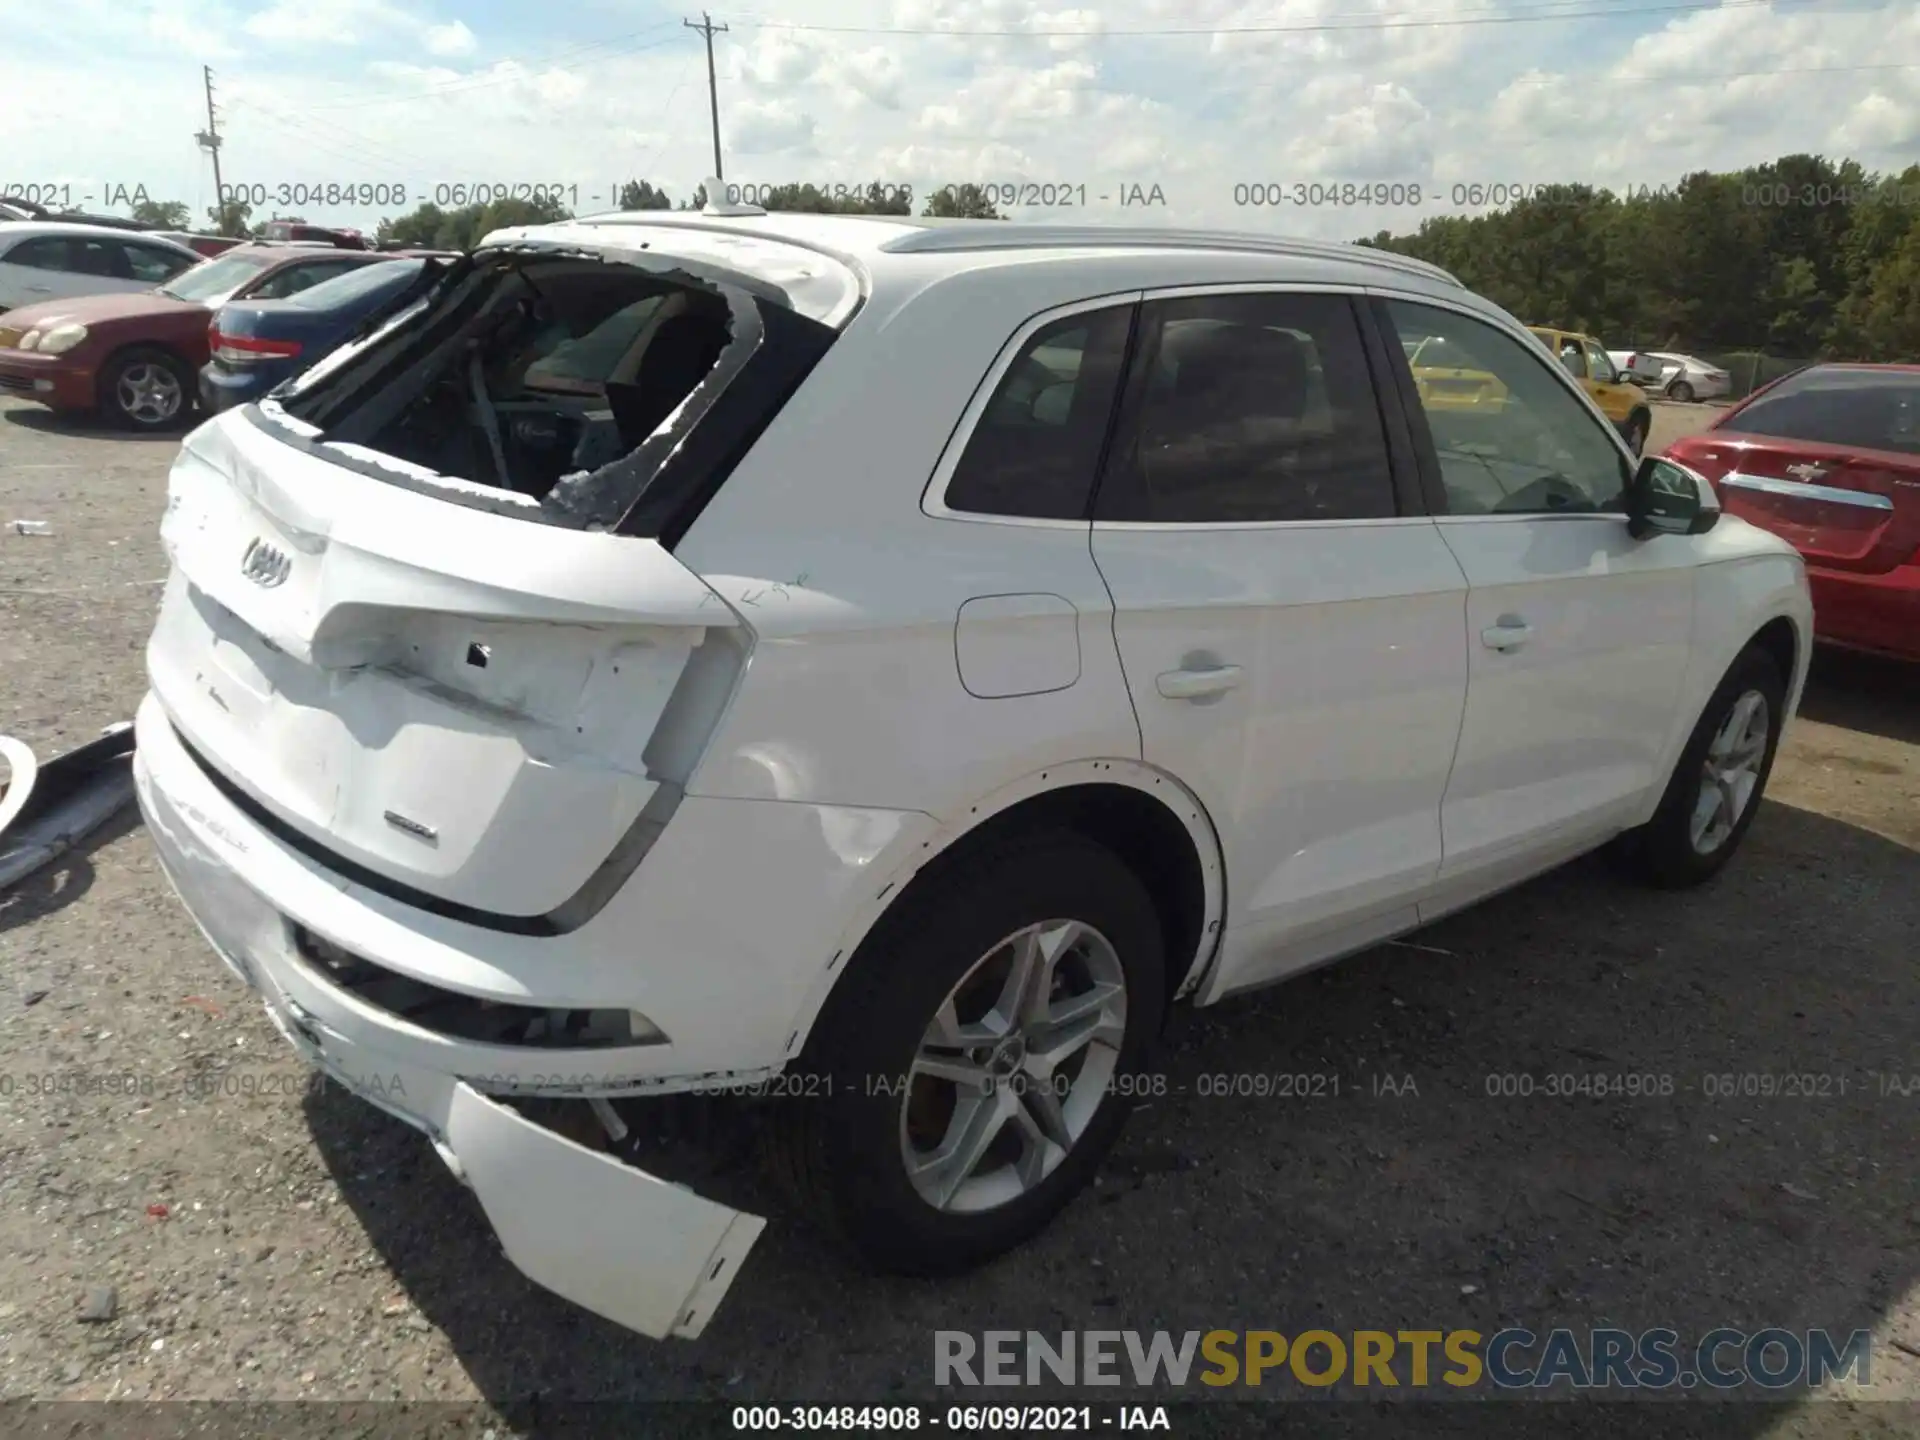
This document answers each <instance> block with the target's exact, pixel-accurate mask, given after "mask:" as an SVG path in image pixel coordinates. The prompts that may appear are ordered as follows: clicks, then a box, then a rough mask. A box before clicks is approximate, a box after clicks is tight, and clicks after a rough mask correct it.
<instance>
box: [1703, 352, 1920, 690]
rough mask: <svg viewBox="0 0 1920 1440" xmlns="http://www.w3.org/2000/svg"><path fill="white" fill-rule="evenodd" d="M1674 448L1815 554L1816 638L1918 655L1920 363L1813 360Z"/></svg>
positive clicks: (1735, 501)
mask: <svg viewBox="0 0 1920 1440" xmlns="http://www.w3.org/2000/svg"><path fill="white" fill-rule="evenodd" d="M1666 453H1667V454H1668V455H1669V456H1671V457H1672V458H1673V459H1675V460H1678V461H1679V462H1680V463H1681V464H1683V465H1688V466H1691V467H1692V468H1693V469H1695V470H1698V471H1699V472H1700V473H1701V474H1703V475H1705V476H1706V477H1707V478H1708V479H1709V480H1711V481H1712V482H1713V484H1714V489H1715V490H1716V491H1717V492H1718V493H1719V496H1720V503H1721V506H1722V507H1723V508H1724V509H1725V510H1726V512H1727V513H1728V514H1729V515H1738V516H1739V517H1740V518H1742V519H1743V520H1748V521H1751V522H1752V523H1753V524H1755V525H1758V526H1760V527H1761V528H1763V529H1766V530H1771V531H1772V532H1773V533H1774V534H1776V535H1778V536H1780V537H1782V538H1783V539H1785V540H1788V541H1790V542H1791V543H1792V544H1793V546H1794V547H1795V548H1796V549H1797V550H1799V552H1800V554H1801V556H1802V558H1804V559H1805V560H1806V562H1807V579H1808V580H1809V581H1810V582H1811V584H1812V588H1813V609H1814V615H1813V625H1814V638H1815V639H1818V640H1825V641H1829V642H1831V643H1833V644H1835V645H1844V646H1846V647H1848V648H1850V649H1855V650H1870V651H1875V652H1878V653H1880V654H1885V655H1893V656H1897V657H1899V658H1900V659H1904V660H1920V365H1844V364H1829V365H1813V366H1809V367H1808V368H1807V369H1805V370H1798V371H1795V372H1794V373H1793V374H1791V375H1788V376H1786V377H1785V378H1784V379H1780V380H1776V381H1774V382H1773V384H1771V385H1768V386H1765V387H1763V388H1762V389H1759V390H1756V391H1754V393H1753V394H1752V395H1751V396H1749V397H1748V398H1747V399H1746V400H1744V401H1742V402H1741V403H1740V404H1738V405H1736V406H1734V407H1733V408H1732V409H1731V410H1728V411H1727V412H1725V413H1724V414H1723V415H1721V416H1720V417H1719V418H1718V419H1717V420H1715V421H1714V422H1713V424H1711V425H1709V426H1708V427H1707V428H1706V429H1705V430H1702V431H1700V432H1699V433H1697V434H1694V435H1689V436H1686V437H1685V438H1683V439H1680V440H1677V441H1675V442H1674V443H1673V444H1671V445H1669V446H1668V447H1667V450H1666Z"/></svg>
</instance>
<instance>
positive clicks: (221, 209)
mask: <svg viewBox="0 0 1920 1440" xmlns="http://www.w3.org/2000/svg"><path fill="white" fill-rule="evenodd" d="M200 80H201V83H202V84H203V85H205V86H206V91H207V128H206V129H205V130H203V131H201V132H200V134H198V135H196V136H194V137H193V138H194V139H195V140H198V141H199V142H200V148H201V149H202V150H205V151H206V152H207V153H208V154H210V155H212V156H213V204H214V213H215V214H217V215H218V216H219V217H220V222H221V229H223V230H224V229H225V228H226V219H227V190H226V187H225V186H224V185H222V184H221V183H220V130H219V127H218V126H217V125H216V124H215V123H214V119H213V67H212V66H211V65H202V66H201V67H200Z"/></svg>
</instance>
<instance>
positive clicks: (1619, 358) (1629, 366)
mask: <svg viewBox="0 0 1920 1440" xmlns="http://www.w3.org/2000/svg"><path fill="white" fill-rule="evenodd" d="M1607 358H1608V359H1609V360H1611V361H1612V362H1613V369H1614V378H1615V379H1617V380H1629V381H1632V382H1633V383H1634V384H1635V385H1652V384H1654V383H1655V382H1657V381H1658V380H1659V379H1660V360H1659V357H1658V356H1656V355H1654V354H1652V353H1651V352H1649V351H1646V350H1609V351H1607Z"/></svg>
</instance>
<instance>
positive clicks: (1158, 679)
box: [1153, 665, 1240, 700]
mask: <svg viewBox="0 0 1920 1440" xmlns="http://www.w3.org/2000/svg"><path fill="white" fill-rule="evenodd" d="M1239 683H1240V667H1239V666H1238V665H1218V666H1215V667H1214V668H1213V669H1211V670H1169V671H1167V672H1166V673H1165V674H1162V675H1156V676H1155V677H1154V681H1153V688H1154V689H1156V690H1158V691H1159V692H1160V693H1161V694H1162V695H1164V696H1166V697H1167V699H1169V700H1202V699H1205V698H1206V697H1207V696H1209V695H1223V694H1225V693H1226V692H1227V691H1229V690H1231V689H1233V688H1234V687H1235V686H1237V685H1238V684H1239Z"/></svg>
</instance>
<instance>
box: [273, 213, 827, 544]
mask: <svg viewBox="0 0 1920 1440" xmlns="http://www.w3.org/2000/svg"><path fill="white" fill-rule="evenodd" d="M622 254H623V255H624V254H625V252H622ZM636 261H644V262H645V263H635V262H636ZM672 267H673V262H672V261H671V260H670V259H668V258H667V257H664V256H661V257H639V256H627V257H626V258H625V259H624V260H623V259H613V258H609V257H607V256H604V255H601V254H598V253H595V252H587V251H580V250H571V249H567V250H562V249H559V248H557V247H551V246H524V245H523V246H515V247H503V248H502V249H500V250H497V251H493V252H488V251H482V252H480V254H478V255H476V256H475V257H473V259H472V260H471V261H470V262H468V263H465V264H461V265H456V266H454V267H452V268H451V269H450V270H449V272H448V273H447V274H446V276H445V277H444V278H443V279H441V280H440V281H439V283H438V285H437V287H436V288H435V290H434V292H433V294H432V296H431V298H430V299H429V301H428V303H427V304H426V305H425V306H424V307H422V308H421V309H420V310H419V311H418V312H417V313H415V314H413V315H411V316H410V317H408V318H407V319H406V320H405V321H403V322H402V323H399V324H396V325H393V326H392V327H390V329H389V330H387V331H386V332H385V333H383V334H380V335H377V336H375V337H374V338H373V339H372V340H371V341H370V342H368V343H367V344H366V345H365V346H364V348H363V349H361V350H360V352H359V353H356V354H353V355H351V356H349V357H348V358H346V359H345V360H344V361H343V362H342V363H340V364H338V365H336V366H333V367H329V369H328V370H327V371H326V372H325V373H324V374H323V375H322V376H321V377H320V378H319V379H318V380H317V381H316V382H314V383H310V384H308V385H305V386H296V387H294V388H292V389H290V390H288V391H286V392H283V393H282V395H281V397H280V399H279V406H280V408H282V409H283V410H284V413H285V415H287V416H290V417H292V418H293V419H294V420H296V421H300V422H304V424H305V425H307V426H311V427H314V428H315V429H317V430H318V432H319V433H318V435H317V436H310V435H300V434H296V433H295V432H294V431H293V430H292V429H291V428H289V427H286V426H284V425H280V424H278V422H277V420H276V418H275V416H274V413H273V409H274V407H272V406H269V407H267V409H266V410H265V411H264V412H263V411H260V410H258V409H256V410H255V411H252V412H250V413H252V414H254V415H255V417H256V423H261V424H265V425H267V426H268V428H272V429H276V431H277V433H279V435H280V438H281V439H283V440H286V441H287V442H288V443H292V444H298V445H301V446H302V447H303V448H306V449H308V450H310V451H312V452H313V453H316V454H319V455H321V456H322V457H323V458H325V459H328V460H331V461H333V462H334V463H336V464H344V465H348V466H350V467H351V468H353V469H356V470H359V471H362V472H363V473H367V474H373V475H377V476H379V478H381V479H385V480H389V481H392V482H393V483H396V484H403V485H407V486H409V487H411V488H414V489H419V490H424V491H427V492H429V493H435V494H439V495H441V496H443V497H444V498H446V499H448V500H452V501H455V502H457V503H462V504H468V505H475V506H479V507H480V508H486V509H495V510H500V511H503V512H505V513H509V514H513V515H517V516H521V517H524V518H527V519H532V520H540V521H545V522H546V523H550V524H557V525H566V526H571V527H575V528H583V529H612V530H619V531H620V532H622V533H626V534H641V535H651V536H658V537H661V538H663V539H665V540H666V541H667V543H669V544H671V543H672V542H673V541H674V540H676V539H678V536H679V534H681V533H684V530H685V528H686V526H687V525H688V524H690V523H691V519H692V516H693V515H694V514H697V513H698V509H699V507H700V505H702V504H704V503H705V500H706V499H707V498H708V497H709V496H710V495H711V494H712V493H713V491H714V490H715V489H717V488H718V486H719V484H720V483H721V481H722V480H724V479H725V476H726V473H727V471H728V470H730V469H731V468H732V466H733V464H734V463H736V462H737V461H738V459H739V458H740V456H741V455H743V454H744V453H745V451H746V449H747V448H748V447H749V446H750V445H751V444H752V442H753V440H754V439H755V438H757V437H758V435H759V433H760V432H761V431H762V430H763V429H764V428H765V427H766V425H767V423H768V422H769V421H770V420H772V418H773V417H774V415H776V414H777V413H778V412H779V410H780V407H781V406H782V405H783V404H784V403H785V402H786V399H787V398H788V396H790V395H791V394H792V392H793V390H794V388H795V387H796V386H797V385H798V384H799V383H800V381H801V380H802V379H804V377H805V375H806V374H807V372H808V371H809V370H810V369H811V368H812V366H813V364H814V363H815V362H816V361H817V360H818V359H819V357H820V356H821V355H822V354H824V353H825V351H826V349H827V347H828V345H829V344H831V342H832V340H833V337H834V335H835V334H836V332H835V331H834V330H833V329H832V328H831V327H830V326H827V325H825V324H822V323H820V322H819V321H816V320H812V319H809V318H807V317H805V316H802V315H799V314H797V313H795V312H794V311H793V310H792V309H791V308H790V307H789V306H787V305H785V304H783V303H781V297H780V294H779V292H777V291H773V290H772V287H769V286H764V285H756V284H753V283H752V282H749V281H747V280H746V279H745V277H742V282H741V283H740V284H733V283H729V282H728V281H727V280H725V279H721V278H714V277H713V276H711V275H707V274H701V275H696V274H693V273H690V272H689V271H688V270H684V269H675V268H672ZM770 292H771V293H770Z"/></svg>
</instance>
